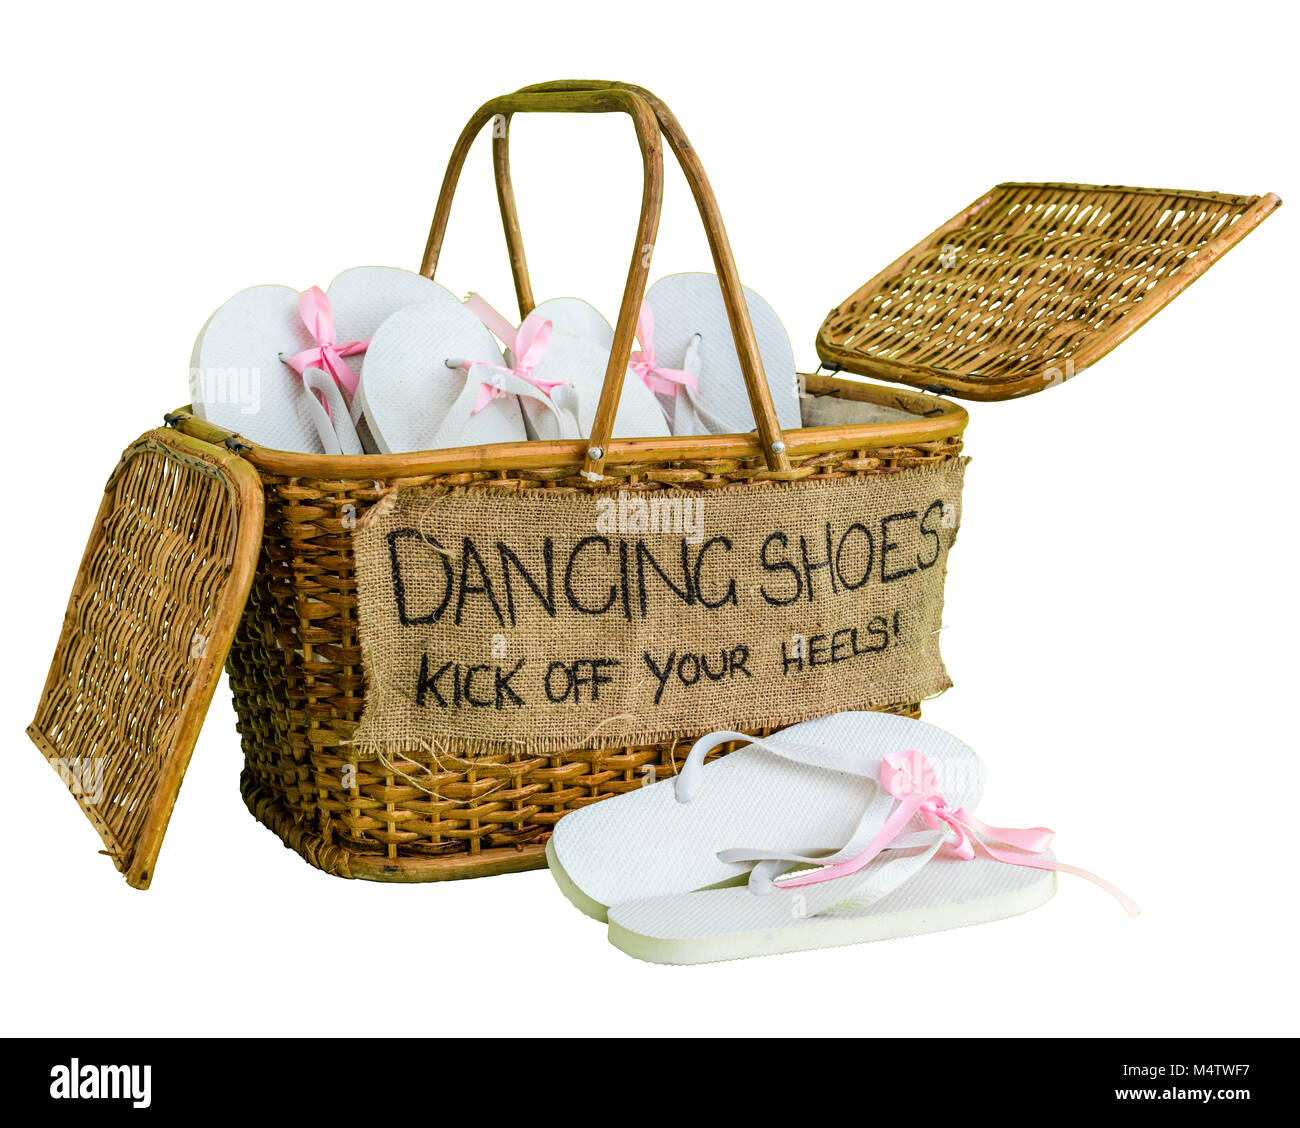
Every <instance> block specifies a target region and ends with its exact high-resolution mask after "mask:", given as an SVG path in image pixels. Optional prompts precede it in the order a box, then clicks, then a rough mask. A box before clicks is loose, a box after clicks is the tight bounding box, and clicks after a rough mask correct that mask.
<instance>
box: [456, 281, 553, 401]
mask: <svg viewBox="0 0 1300 1128" xmlns="http://www.w3.org/2000/svg"><path fill="white" fill-rule="evenodd" d="M465 305H466V306H467V307H468V309H469V311H470V312H471V313H472V314H474V316H475V317H477V318H478V319H479V320H480V321H481V322H483V324H484V325H486V326H487V327H488V328H489V329H490V330H492V332H493V333H495V334H496V335H497V336H498V337H500V338H501V341H502V342H503V343H504V344H505V346H506V348H508V349H509V350H510V351H511V352H512V353H514V357H515V367H514V368H512V369H511V371H512V372H513V373H514V374H515V375H516V376H518V377H519V379H521V380H523V381H525V382H526V383H529V384H532V386H533V387H534V388H536V389H537V390H538V391H540V392H544V393H545V394H546V395H547V396H548V397H549V396H550V394H551V389H553V388H558V387H559V386H560V385H561V384H563V383H565V381H563V380H543V379H541V378H540V377H538V376H534V375H533V369H534V368H535V367H536V366H537V365H538V364H540V363H541V361H542V357H543V356H544V355H545V354H546V347H547V346H548V345H549V344H550V343H551V332H552V330H553V327H552V325H551V323H550V322H549V321H547V320H546V318H544V317H537V316H535V315H533V314H531V313H530V314H529V315H528V316H527V317H526V318H524V323H523V324H522V325H521V326H519V329H518V330H516V329H515V328H514V327H513V326H512V325H511V324H510V322H508V321H507V320H506V319H505V318H504V317H502V316H501V314H499V313H497V311H496V310H495V309H493V308H492V307H491V306H490V305H488V303H487V302H485V301H484V300H483V299H482V298H481V297H479V296H478V294H470V296H469V297H468V298H466V299H465ZM476 363H478V364H489V365H491V366H492V367H494V368H498V367H500V365H497V364H493V362H491V361H487V360H484V361H465V362H464V365H465V367H466V368H469V367H470V366H471V365H473V364H476ZM504 394H505V393H504V391H503V389H501V388H498V387H497V386H496V385H494V384H481V385H479V391H478V399H477V400H476V401H475V403H474V409H473V411H472V412H471V413H470V414H472V415H477V414H478V413H479V412H480V411H482V410H483V409H484V408H485V407H487V405H488V404H489V403H491V402H492V401H493V400H494V399H496V398H497V397H498V396H500V395H504Z"/></svg>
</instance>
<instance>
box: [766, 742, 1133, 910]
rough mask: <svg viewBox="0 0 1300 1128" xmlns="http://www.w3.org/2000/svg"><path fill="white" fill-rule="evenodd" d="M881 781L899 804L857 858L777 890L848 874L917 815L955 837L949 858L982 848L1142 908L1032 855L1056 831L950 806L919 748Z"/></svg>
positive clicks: (1084, 873) (888, 766)
mask: <svg viewBox="0 0 1300 1128" xmlns="http://www.w3.org/2000/svg"><path fill="white" fill-rule="evenodd" d="M880 780H881V784H882V785H883V786H884V788H885V790H886V791H888V792H889V794H891V795H893V796H894V798H896V799H898V800H899V804H898V807H897V808H895V810H894V812H893V814H891V815H890V816H889V818H888V819H886V820H885V824H884V826H882V827H881V828H880V832H879V833H878V834H877V835H876V837H875V838H873V839H872V840H871V843H870V844H869V845H868V846H867V848H866V849H865V850H863V851H862V853H860V854H858V855H857V856H856V857H853V858H848V859H846V860H845V861H842V862H835V863H833V864H831V865H828V866H823V867H822V868H821V869H818V870H814V871H812V872H811V873H806V874H801V875H799V876H797V877H793V878H788V879H785V880H782V881H779V882H777V885H778V887H779V888H781V889H797V888H799V887H800V886H804V885H817V884H820V883H821V882H823V881H832V880H834V879H835V878H837V877H847V876H848V875H849V874H852V873H857V871H858V870H860V869H862V868H863V867H864V866H866V865H867V864H868V863H869V862H871V861H873V860H874V859H875V858H877V857H878V856H879V855H880V854H881V852H882V851H884V850H886V849H887V848H888V847H889V845H890V843H891V842H893V841H894V840H895V839H896V838H898V836H899V835H900V834H902V833H903V831H904V830H905V829H906V827H907V824H908V823H909V822H911V820H912V818H913V817H914V816H915V815H917V814H919V815H921V817H922V818H923V819H924V820H925V823H926V825H927V826H928V827H929V828H930V829H931V830H938V829H940V827H941V826H942V827H946V828H947V829H948V830H949V831H951V832H952V834H954V835H955V836H956V837H955V839H953V840H950V841H946V842H945V843H944V844H943V846H942V849H943V851H944V852H945V853H947V854H949V855H950V856H953V857H957V858H961V859H963V860H964V861H970V860H971V859H972V858H974V857H975V854H976V852H977V851H979V850H983V851H984V853H986V854H987V855H988V856H989V857H990V858H992V859H993V860H994V861H996V862H1002V863H1004V864H1006V865H1011V866H1026V867H1028V868H1030V869H1040V870H1051V871H1053V872H1059V873H1071V874H1074V875H1075V876H1076V877H1082V878H1083V879H1084V880H1086V881H1091V882H1092V883H1093V884H1094V885H1097V886H1100V887H1101V888H1102V889H1104V890H1106V892H1107V893H1109V894H1110V895H1111V896H1112V897H1114V898H1115V900H1117V901H1118V902H1119V903H1120V905H1122V906H1123V908H1124V910H1125V911H1126V912H1127V913H1128V914H1129V916H1137V915H1138V913H1140V912H1141V911H1142V910H1141V909H1140V908H1138V906H1137V904H1136V902H1134V901H1133V899H1132V898H1131V897H1129V896H1128V895H1127V894H1125V893H1124V892H1123V891H1122V890H1120V889H1119V888H1117V887H1116V886H1114V885H1112V884H1111V883H1110V882H1109V881H1106V880H1105V879H1104V878H1101V877H1098V876H1097V875H1096V874H1095V873H1091V872H1090V871H1088V870H1085V869H1080V868H1079V867H1078V866H1071V865H1067V864H1066V863H1064V862H1057V861H1053V860H1052V859H1050V858H1043V857H1034V856H1033V855H1040V854H1042V853H1043V852H1044V851H1045V850H1046V849H1047V847H1048V845H1049V844H1050V843H1051V841H1052V838H1053V837H1054V836H1055V832H1054V831H1052V830H1049V829H1048V828H1047V827H1043V826H1036V827H1029V828H1027V829H1020V828H1017V827H1005V826H990V825H989V824H988V823H984V822H981V821H980V820H979V819H977V818H975V816H974V815H971V814H970V813H968V812H967V811H966V810H965V809H964V808H961V807H957V808H953V807H949V806H948V804H947V802H946V801H945V799H944V798H943V796H942V795H941V794H940V792H939V790H938V788H937V786H936V782H935V780H936V777H935V774H934V769H933V768H931V766H930V764H929V763H928V762H927V761H926V759H925V757H924V756H922V755H921V754H920V753H919V752H915V751H913V752H903V753H899V754H896V755H890V756H886V757H885V759H884V762H883V763H882V764H881V766H880ZM986 838H990V839H992V840H993V841H995V842H1000V843H1003V844H1005V845H1007V846H1010V847H1012V848H1014V849H1016V850H1023V851H1025V853H1023V854H1019V853H1017V854H1012V853H1008V852H1006V851H1004V850H1000V849H998V848H996V847H994V846H991V845H990V844H989V843H988V842H986V841H985V839H986Z"/></svg>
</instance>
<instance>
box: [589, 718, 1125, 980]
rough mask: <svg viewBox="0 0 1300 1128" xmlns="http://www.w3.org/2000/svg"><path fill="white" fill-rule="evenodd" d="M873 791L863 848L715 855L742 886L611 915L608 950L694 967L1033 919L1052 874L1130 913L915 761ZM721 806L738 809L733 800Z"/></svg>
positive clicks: (1039, 839) (882, 770)
mask: <svg viewBox="0 0 1300 1128" xmlns="http://www.w3.org/2000/svg"><path fill="white" fill-rule="evenodd" d="M731 735H733V734H725V733H724V734H715V738H716V737H717V736H721V737H723V738H726V737H729V736H731ZM715 738H708V739H715ZM711 783H712V781H707V780H706V781H703V782H702V783H699V782H697V783H696V784H695V787H699V788H701V790H702V788H704V787H708V786H710V784H711ZM879 786H880V793H882V794H884V795H886V796H888V797H889V798H890V799H891V800H892V801H893V808H892V810H891V811H890V812H889V814H888V817H887V818H886V819H885V820H884V821H883V823H880V824H879V825H878V826H877V827H876V828H875V831H874V834H872V835H871V837H870V840H869V841H868V842H867V843H866V846H865V848H864V847H863V846H862V844H861V835H855V838H854V840H853V841H851V842H850V843H849V844H848V845H847V846H845V847H844V848H843V849H841V850H839V851H836V852H835V853H833V854H824V855H819V854H818V852H815V851H787V850H785V849H783V848H758V849H749V848H740V849H734V848H733V849H728V850H723V851H721V852H720V855H719V856H720V857H721V858H723V859H725V860H728V861H732V862H747V863H750V864H752V865H753V868H752V869H751V870H750V876H749V880H748V883H747V884H746V885H745V886H743V887H730V888H716V889H704V890H699V891H696V892H690V893H679V894H671V895H666V896H658V897H650V898H642V899H638V900H634V901H629V902H625V903H623V904H619V905H615V906H614V907H612V908H611V909H610V910H609V939H610V942H611V943H612V944H614V946H615V947H617V948H619V949H621V950H622V951H624V952H627V953H628V954H629V955H632V956H636V957H637V958H638V959H643V960H648V961H651V962H654V963H667V964H697V963H710V962H714V961H719V960H733V959H743V958H745V957H748V956H760V955H773V954H776V953H780V952H795V951H805V950H809V949H813V948H827V947H835V946H839V945H844V944H859V943H864V942H866V941H870V940H883V939H887V938H891V937H897V936H912V935H918V934H920V933H925V932H935V931H939V930H941V929H948V928H957V927H961V926H964V925H969V924H983V923H986V922H988V921H993V920H1000V919H1002V918H1004V917H1009V916H1014V915H1016V914H1019V913H1023V912H1027V911H1029V910H1030V909H1034V908H1037V907H1038V906H1039V905H1042V904H1044V903H1045V902H1046V901H1048V900H1049V899H1050V898H1051V897H1052V895H1053V893H1055V891H1056V874H1057V873H1058V872H1065V873H1073V874H1077V875H1079V876H1081V877H1084V878H1087V879H1088V880H1089V881H1092V882H1094V883H1095V884H1097V885H1100V886H1101V887H1102V888H1104V889H1106V890H1107V891H1108V892H1109V893H1111V894H1112V896H1114V897H1115V898H1116V899H1117V900H1118V901H1119V902H1120V904H1121V905H1122V906H1123V907H1124V908H1125V909H1126V910H1127V911H1128V912H1129V913H1130V915H1133V916H1136V915H1137V913H1138V912H1139V909H1138V907H1137V906H1136V905H1135V904H1134V903H1133V902H1132V901H1131V900H1130V899H1129V898H1128V897H1126V896H1125V895H1124V894H1123V893H1122V892H1120V891H1119V890H1118V889H1116V888H1115V887H1114V886H1112V885H1110V884H1109V883H1107V882H1106V881H1103V880H1102V879H1101V878H1099V877H1097V876H1096V875H1095V874H1091V873H1088V872H1087V871H1086V870H1081V869H1078V868H1077V867H1074V866H1069V865H1065V864H1063V863H1060V862H1057V861H1056V860H1055V858H1054V857H1053V855H1052V854H1051V853H1050V852H1049V851H1048V848H1047V847H1048V843H1049V842H1050V841H1051V838H1052V836H1053V832H1052V831H1050V830H1047V829H1045V828H1043V827H1034V828H1031V829H1027V830H1020V829H1011V828H1006V827H996V826H989V825H987V824H985V823H983V822H981V821H980V820H979V819H977V818H976V817H975V816H974V815H972V814H971V813H970V812H969V811H967V810H966V809H965V806H964V805H963V804H962V803H960V802H955V801H953V800H952V799H949V798H945V795H948V796H955V793H954V792H952V791H950V790H949V789H948V788H947V787H946V786H941V785H940V783H939V775H938V773H937V772H936V770H935V766H934V765H932V764H931V763H930V762H929V761H928V759H927V757H926V756H925V755H923V754H922V753H921V752H920V751H919V750H916V749H909V750H907V751H902V752H894V753H890V754H888V755H886V756H884V757H883V759H882V760H881V762H880V765H879ZM687 790H688V801H689V800H690V799H691V798H692V797H693V793H694V788H692V787H688V789H687ZM731 798H732V801H733V802H735V803H738V804H745V803H746V802H748V796H746V795H744V794H743V793H741V792H734V793H733V794H732V796H731ZM865 821H866V820H864V822H865ZM791 871H793V872H792V873H791ZM782 873H786V874H788V876H786V877H784V878H783V877H781V876H780V875H781V874H782Z"/></svg>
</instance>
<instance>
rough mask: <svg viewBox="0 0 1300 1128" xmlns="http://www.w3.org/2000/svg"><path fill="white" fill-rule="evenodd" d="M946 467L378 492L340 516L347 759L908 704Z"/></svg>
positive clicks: (918, 690) (931, 614)
mask: <svg viewBox="0 0 1300 1128" xmlns="http://www.w3.org/2000/svg"><path fill="white" fill-rule="evenodd" d="M964 470H965V460H964V459H952V460H949V461H947V462H944V463H942V464H941V465H939V466H936V467H922V468H917V469H913V470H905V471H901V472H899V473H897V474H891V475H880V476H876V477H870V478H844V479H838V480H833V481H828V482H827V481H822V482H809V483H794V484H777V483H773V484H770V485H766V486H757V487H756V486H736V487H727V488H723V489H718V490H710V491H708V492H690V491H685V490H668V491H662V492H649V493H634V492H623V493H610V494H603V495H587V494H577V495H575V494H568V493H559V492H547V491H544V490H526V491H523V492H522V493H519V494H510V495H508V496H501V495H498V494H496V493H493V492H489V491H487V490H481V489H480V490H464V489H461V490H454V491H447V490H445V489H438V488H430V487H414V488H409V489H399V490H396V491H394V493H392V494H391V495H389V496H388V497H387V498H385V499H384V500H383V501H382V502H381V503H380V504H378V505H376V506H375V507H374V508H373V509H372V510H371V511H370V512H369V513H368V514H367V515H366V517H365V519H364V520H363V521H362V522H361V524H360V525H359V527H358V528H357V530H356V532H355V534H354V537H355V546H356V557H357V586H358V594H359V599H360V620H361V643H362V647H363V650H364V654H365V663H366V676H367V692H366V705H365V711H364V715H363V716H362V719H361V722H360V725H359V727H358V729H357V731H356V732H355V734H354V737H353V745H354V747H355V748H356V750H357V751H358V752H361V753H363V754H364V753H366V752H370V753H382V754H387V753H394V754H405V755H409V756H414V757H417V758H419V757H420V756H421V753H427V754H431V755H434V756H436V755H438V754H439V753H443V752H445V753H448V754H450V755H453V756H458V757H459V756H473V755H477V754H483V753H503V752H505V753H521V754H523V753H537V752H554V751H559V750H562V749H566V748H579V747H592V748H595V747H613V746H620V745H627V744H641V743H650V742H658V741H661V740H668V739H672V738H675V737H685V736H695V735H698V734H700V733H703V732H707V731H709V730H710V729H715V728H736V729H751V728H755V727H758V726H762V725H782V724H790V723H793V722H796V721H802V720H807V719H808V718H810V717H818V716H823V715H825V714H827V713H835V712H838V711H840V710H844V709H866V708H871V707H873V706H879V705H889V704H894V703H899V702H909V701H918V700H920V699H922V698H924V697H927V696H930V695H932V694H934V693H937V692H939V691H940V690H943V689H946V688H947V687H948V686H949V685H951V682H950V681H949V680H948V675H947V672H946V671H945V670H944V667H943V662H942V660H941V658H940V657H939V640H938V635H937V632H938V630H939V626H940V616H941V614H942V611H943V583H944V575H945V573H946V571H947V563H948V550H949V548H950V547H951V546H952V543H953V541H954V539H955V538H956V535H957V526H958V523H959V521H958V516H959V505H960V501H961V486H962V477H963V473H964Z"/></svg>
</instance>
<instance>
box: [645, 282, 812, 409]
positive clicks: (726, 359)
mask: <svg viewBox="0 0 1300 1128" xmlns="http://www.w3.org/2000/svg"><path fill="white" fill-rule="evenodd" d="M744 293H745V301H746V304H747V305H748V306H749V316H750V320H751V322H752V323H753V326H754V338H755V340H756V341H757V342H758V354H759V357H760V358H761V359H762V361H763V370H764V374H765V375H766V376H767V383H768V388H769V389H770V390H771V393H772V405H773V407H774V408H775V410H776V417H777V422H778V423H779V424H780V426H781V428H782V430H790V429H793V428H797V427H799V426H800V423H801V420H800V415H799V396H798V385H797V382H796V376H795V364H794V352H793V350H792V349H791V348H790V338H789V336H788V335H787V333H786V331H785V326H784V325H782V324H781V319H780V318H779V317H777V315H776V313H775V311H774V310H773V309H772V307H771V306H770V305H768V304H767V302H765V301H764V300H763V299H762V298H761V297H759V296H758V295H757V294H756V293H754V291H753V290H751V289H749V287H747V286H746V287H744ZM646 301H647V302H648V303H649V304H650V308H651V309H652V310H653V311H654V323H655V330H654V352H655V359H656V361H657V362H658V363H659V364H660V365H661V366H663V367H665V368H680V367H681V366H682V361H683V359H684V358H685V355H686V349H687V346H688V345H689V344H690V341H691V338H692V337H694V336H695V335H696V334H697V333H698V334H699V335H700V343H699V365H700V371H699V373H698V376H699V392H698V394H697V395H696V402H697V403H698V405H699V408H700V414H701V416H703V417H704V418H705V419H706V420H707V421H708V423H709V424H710V425H709V426H708V427H707V430H709V431H711V432H712V433H714V434H742V435H743V434H746V433H747V432H749V431H752V430H753V429H754V416H753V411H752V409H751V408H750V405H749V394H748V392H747V391H746V390H745V378H744V376H743V375H742V373H741V370H740V357H739V356H737V354H736V345H735V339H734V337H733V336H732V332H731V323H730V321H729V320H728V318H727V307H726V305H725V304H724V302H723V299H722V286H721V284H720V283H719V282H718V279H717V276H716V275H714V274H670V275H668V276H667V277H666V278H661V279H660V280H659V281H658V282H656V283H655V284H654V285H653V286H652V287H651V288H650V290H649V292H648V293H647V294H646ZM684 394H685V393H678V395H677V396H675V397H672V398H667V397H661V398H664V399H665V410H666V411H667V412H668V415H669V419H670V421H673V420H674V416H675V414H676V412H675V403H676V402H678V401H680V399H681V397H682V396H683V395H684ZM673 433H674V434H689V433H691V428H690V427H689V426H687V427H683V426H682V425H681V424H680V422H674V425H673Z"/></svg>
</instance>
